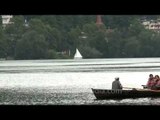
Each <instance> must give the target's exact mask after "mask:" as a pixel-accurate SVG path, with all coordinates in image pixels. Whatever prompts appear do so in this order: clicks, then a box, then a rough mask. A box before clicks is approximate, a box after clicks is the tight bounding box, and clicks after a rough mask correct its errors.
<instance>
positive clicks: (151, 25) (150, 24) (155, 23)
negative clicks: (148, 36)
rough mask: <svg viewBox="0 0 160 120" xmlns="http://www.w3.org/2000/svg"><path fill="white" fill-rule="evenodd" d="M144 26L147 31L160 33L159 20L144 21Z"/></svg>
mask: <svg viewBox="0 0 160 120" xmlns="http://www.w3.org/2000/svg"><path fill="white" fill-rule="evenodd" d="M142 24H143V25H144V26H145V28H146V29H149V30H154V31H156V32H160V19H158V20H143V21H142Z"/></svg>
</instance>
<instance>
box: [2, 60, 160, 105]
mask: <svg viewBox="0 0 160 120" xmlns="http://www.w3.org/2000/svg"><path fill="white" fill-rule="evenodd" d="M150 73H152V74H154V75H156V74H158V75H160V58H124V59H82V60H13V61H12V60H8V61H0V104H1V105H160V98H138V99H123V100H96V99H95V96H94V95H93V93H92V91H91V88H105V89H110V88H111V84H112V81H113V80H114V78H115V77H117V76H118V77H120V81H121V83H122V85H123V86H125V87H134V88H142V87H141V85H142V84H146V82H147V79H148V75H149V74H150Z"/></svg>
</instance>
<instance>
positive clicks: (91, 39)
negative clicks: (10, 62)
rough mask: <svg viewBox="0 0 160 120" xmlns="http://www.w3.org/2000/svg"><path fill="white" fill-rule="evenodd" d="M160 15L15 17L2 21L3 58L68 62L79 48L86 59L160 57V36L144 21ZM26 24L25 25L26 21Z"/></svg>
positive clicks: (0, 30)
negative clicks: (145, 25)
mask: <svg viewBox="0 0 160 120" xmlns="http://www.w3.org/2000/svg"><path fill="white" fill-rule="evenodd" d="M158 18H159V16H158V15H157V16H142V15H141V16H140V15H102V21H103V23H104V24H103V25H101V26H97V25H96V15H17V16H16V15H14V16H13V18H12V19H11V21H12V22H13V24H9V25H7V26H6V27H2V18H1V19H0V22H1V25H0V58H5V59H68V58H73V56H74V54H75V50H76V48H78V49H79V51H80V52H81V54H82V56H83V58H126V57H127V58H130V57H160V34H159V33H158V32H155V31H153V30H148V29H146V28H145V27H144V26H143V25H142V23H141V20H142V19H158ZM25 21H26V22H25Z"/></svg>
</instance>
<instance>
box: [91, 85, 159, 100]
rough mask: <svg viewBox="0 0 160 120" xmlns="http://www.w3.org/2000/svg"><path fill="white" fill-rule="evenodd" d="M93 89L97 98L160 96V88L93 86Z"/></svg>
mask: <svg viewBox="0 0 160 120" xmlns="http://www.w3.org/2000/svg"><path fill="white" fill-rule="evenodd" d="M92 91H93V93H94V95H95V97H96V98H97V99H125V98H145V97H160V90H109V89H93V88H92Z"/></svg>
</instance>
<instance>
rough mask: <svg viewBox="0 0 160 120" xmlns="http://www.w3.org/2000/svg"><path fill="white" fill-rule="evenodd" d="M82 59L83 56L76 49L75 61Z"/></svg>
mask: <svg viewBox="0 0 160 120" xmlns="http://www.w3.org/2000/svg"><path fill="white" fill-rule="evenodd" d="M77 58H78V59H82V55H81V53H80V52H79V50H78V49H76V53H75V55H74V59H77Z"/></svg>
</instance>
